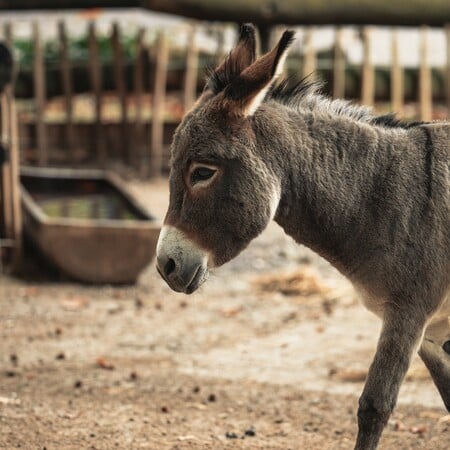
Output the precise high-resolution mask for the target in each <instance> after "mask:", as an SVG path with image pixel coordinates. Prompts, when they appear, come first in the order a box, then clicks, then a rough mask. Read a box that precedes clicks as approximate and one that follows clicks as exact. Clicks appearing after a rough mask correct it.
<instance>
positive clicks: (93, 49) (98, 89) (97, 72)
mask: <svg viewBox="0 0 450 450" xmlns="http://www.w3.org/2000/svg"><path fill="white" fill-rule="evenodd" d="M88 36H89V76H90V82H91V88H92V93H93V97H94V109H95V112H94V114H95V117H94V121H95V150H96V156H97V162H98V164H99V165H100V166H102V167H103V166H105V164H106V158H107V151H106V145H105V140H104V135H103V129H102V90H103V81H102V69H101V61H100V52H99V48H98V40H97V29H96V26H95V22H90V23H89V28H88Z"/></svg>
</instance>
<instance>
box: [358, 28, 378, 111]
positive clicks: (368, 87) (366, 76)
mask: <svg viewBox="0 0 450 450" xmlns="http://www.w3.org/2000/svg"><path fill="white" fill-rule="evenodd" d="M370 35H371V29H370V28H369V27H363V29H362V40H363V66H362V76H361V102H362V104H363V105H368V106H372V105H373V104H374V100H375V73H374V68H373V64H372V54H371V47H370Z"/></svg>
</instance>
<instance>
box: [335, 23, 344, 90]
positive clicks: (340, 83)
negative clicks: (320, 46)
mask: <svg viewBox="0 0 450 450" xmlns="http://www.w3.org/2000/svg"><path fill="white" fill-rule="evenodd" d="M342 36H343V29H342V28H341V27H339V28H338V29H337V30H336V37H335V43H334V58H333V97H334V98H344V97H345V57H344V52H343V50H342Z"/></svg>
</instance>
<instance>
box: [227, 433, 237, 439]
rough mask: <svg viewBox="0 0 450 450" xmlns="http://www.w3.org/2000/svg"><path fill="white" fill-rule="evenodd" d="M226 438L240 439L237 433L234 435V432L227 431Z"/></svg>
mask: <svg viewBox="0 0 450 450" xmlns="http://www.w3.org/2000/svg"><path fill="white" fill-rule="evenodd" d="M225 437H226V438H227V439H238V437H239V436H238V435H237V434H236V433H233V432H232V431H227V432H226V433H225Z"/></svg>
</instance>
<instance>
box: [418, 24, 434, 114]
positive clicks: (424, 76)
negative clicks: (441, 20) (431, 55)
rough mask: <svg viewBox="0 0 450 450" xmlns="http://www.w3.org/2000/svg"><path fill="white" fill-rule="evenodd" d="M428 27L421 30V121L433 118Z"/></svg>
mask: <svg viewBox="0 0 450 450" xmlns="http://www.w3.org/2000/svg"><path fill="white" fill-rule="evenodd" d="M427 37H428V27H427V26H422V27H421V28H420V56H419V57H420V61H419V64H420V69H419V108H420V120H423V121H430V120H431V118H432V91H431V71H430V66H429V64H428V44H427Z"/></svg>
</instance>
